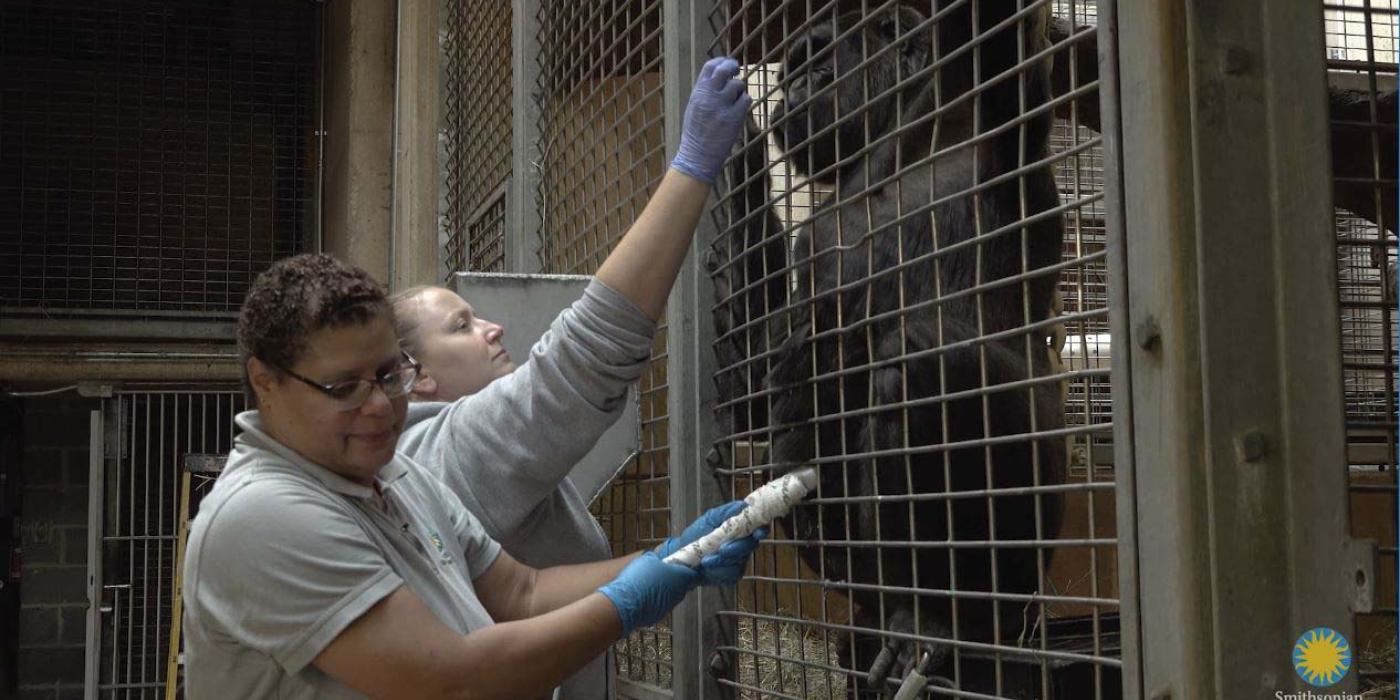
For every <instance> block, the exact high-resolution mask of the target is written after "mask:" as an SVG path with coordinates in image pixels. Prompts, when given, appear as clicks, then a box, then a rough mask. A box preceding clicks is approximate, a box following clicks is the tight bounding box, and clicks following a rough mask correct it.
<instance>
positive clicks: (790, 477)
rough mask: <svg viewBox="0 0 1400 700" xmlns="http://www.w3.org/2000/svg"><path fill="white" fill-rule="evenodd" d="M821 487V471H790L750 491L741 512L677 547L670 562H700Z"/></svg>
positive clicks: (696, 563) (690, 565) (692, 566)
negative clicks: (819, 477) (686, 543)
mask: <svg viewBox="0 0 1400 700" xmlns="http://www.w3.org/2000/svg"><path fill="white" fill-rule="evenodd" d="M816 487H817V470H815V469H813V468H811V467H807V468H805V469H798V470H797V471H794V472H788V473H787V474H784V475H783V476H782V477H779V478H777V479H774V480H773V481H770V482H768V483H766V484H764V485H763V486H761V487H759V489H758V490H757V491H754V492H753V493H751V494H749V495H748V497H747V498H745V499H744V502H745V503H747V504H749V505H748V507H747V508H745V509H744V510H743V511H741V512H740V513H739V514H738V515H736V516H734V517H732V518H730V519H728V520H726V521H724V523H723V524H721V525H720V526H719V527H717V528H715V529H713V530H711V531H710V532H709V534H707V535H705V536H704V537H701V538H700V539H698V540H695V541H694V542H691V543H690V544H688V545H686V546H684V547H681V548H680V549H678V550H676V552H675V553H674V554H672V555H671V556H669V557H666V563H668V564H685V565H686V566H688V567H690V568H692V569H693V568H695V567H697V566H699V565H700V560H701V559H704V558H705V557H706V556H708V555H711V554H714V553H715V552H717V551H719V548H720V547H722V546H724V543H725V542H730V541H732V540H737V539H739V538H740V537H747V536H748V535H749V533H751V532H753V531H754V530H757V529H758V528H760V527H763V526H764V525H767V524H768V523H771V522H773V519H774V518H777V517H780V516H782V515H785V514H786V513H787V512H788V510H790V509H791V508H792V505H793V504H794V503H797V502H798V501H800V500H802V499H803V498H805V497H806V496H807V492H808V491H811V490H812V489H814V488H816Z"/></svg>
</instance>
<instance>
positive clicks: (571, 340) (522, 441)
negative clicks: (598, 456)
mask: <svg viewBox="0 0 1400 700" xmlns="http://www.w3.org/2000/svg"><path fill="white" fill-rule="evenodd" d="M655 333H656V323H655V322H654V321H652V320H651V319H649V318H647V316H646V314H644V313H642V311H641V310H640V309H638V308H637V307H636V306H635V305H634V304H632V302H631V301H629V300H628V299H627V298H626V297H624V296H622V295H621V294H618V293H617V292H615V291H613V290H612V289H610V288H608V287H607V286H606V285H604V284H603V283H601V282H599V281H597V280H593V281H592V282H590V283H589V285H588V288H587V289H585V290H584V293H583V297H582V298H580V299H579V300H578V301H576V302H574V304H573V305H572V306H570V307H569V308H567V309H565V310H564V311H562V312H560V314H559V317H558V318H556V319H554V323H552V324H551V325H550V329H549V330H548V331H546V332H545V334H544V336H543V337H541V338H540V340H539V342H538V343H536V344H535V346H534V347H533V348H532V349H531V350H530V358H529V359H528V360H527V361H526V362H525V363H524V364H522V365H521V366H520V368H519V369H517V370H516V371H515V372H514V373H512V374H510V375H507V376H505V377H502V378H500V379H497V380H496V381H494V382H492V383H491V384H490V385H488V386H487V387H486V388H485V389H482V390H481V391H479V392H477V393H475V394H472V395H470V396H465V397H463V398H461V399H458V400H456V401H453V402H451V403H414V404H410V405H409V407H408V419H407V422H406V425H405V426H404V431H403V436H402V437H400V438H399V451H400V452H402V453H404V454H406V455H408V456H409V457H411V458H413V459H414V460H416V461H417V462H418V463H420V464H422V465H423V466H424V467H426V468H427V469H428V471H430V472H432V473H433V474H435V475H437V477H438V478H439V479H441V480H442V481H443V482H444V483H445V484H447V486H448V488H450V489H451V490H452V491H453V493H455V494H456V495H457V497H458V498H460V499H461V500H462V502H463V503H464V504H466V506H467V508H468V509H469V510H470V511H471V512H472V513H473V514H474V515H476V517H477V518H478V519H480V521H481V524H482V525H483V526H484V527H485V529H486V532H487V534H489V535H491V537H492V538H493V539H495V540H496V541H498V542H500V543H501V545H502V546H503V547H504V548H505V550H506V551H507V552H510V554H511V556H513V557H515V558H516V559H518V560H520V561H521V562H524V563H525V564H528V565H530V566H533V567H548V566H555V565H558V564H577V563H582V562H588V561H598V560H601V559H607V558H609V557H610V556H611V555H612V553H611V548H610V546H609V544H608V539H607V537H606V536H605V535H604V534H603V531H602V528H600V527H599V526H598V523H597V521H596V520H594V519H593V516H592V514H590V513H589V512H588V503H587V501H585V500H584V497H583V496H582V495H581V494H580V493H579V492H578V489H576V488H575V487H574V485H573V483H572V482H571V481H570V480H569V478H568V474H569V470H570V469H572V468H573V465H574V463H575V462H577V461H578V460H579V459H581V458H583V456H584V455H585V454H587V453H588V451H589V450H590V449H592V447H593V444H594V443H595V442H597V440H598V438H599V436H601V435H602V434H603V432H604V431H606V430H607V429H608V427H609V426H611V425H612V423H613V422H614V421H615V420H617V417H618V416H619V415H620V414H621V413H622V408H623V402H624V401H625V400H626V398H627V387H628V386H629V385H630V384H631V383H633V382H635V381H637V379H638V378H640V377H641V374H642V372H643V371H644V370H645V369H646V363H647V359H648V357H649V356H650V352H651V343H652V338H653V336H654V335H655ZM608 672H609V668H608V662H607V657H606V656H604V657H599V658H598V659H595V660H594V661H592V662H590V663H589V665H588V666H586V667H584V669H583V670H581V671H579V672H578V673H577V674H575V675H574V676H572V677H571V678H569V679H568V680H567V681H565V683H564V685H563V692H562V694H561V697H562V698H565V699H567V700H582V699H585V698H587V699H593V698H604V697H609V696H610V693H609V692H608V688H607V679H608Z"/></svg>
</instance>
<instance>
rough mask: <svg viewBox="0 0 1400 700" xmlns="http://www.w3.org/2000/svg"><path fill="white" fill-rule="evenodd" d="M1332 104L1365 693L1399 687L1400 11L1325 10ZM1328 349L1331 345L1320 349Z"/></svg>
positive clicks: (1365, 0) (1352, 5)
mask: <svg viewBox="0 0 1400 700" xmlns="http://www.w3.org/2000/svg"><path fill="white" fill-rule="evenodd" d="M1322 7H1323V25H1324V29H1325V36H1326V46H1327V65H1328V76H1329V83H1330V91H1331V96H1332V99H1331V103H1332V151H1333V154H1332V155H1333V159H1332V163H1333V178H1334V186H1333V193H1334V200H1335V203H1336V206H1337V212H1336V214H1337V215H1336V237H1337V282H1338V293H1339V294H1340V299H1339V301H1340V311H1341V332H1342V337H1341V351H1342V372H1343V385H1344V391H1345V403H1346V412H1347V415H1346V427H1347V443H1348V444H1347V458H1348V459H1347V461H1348V473H1349V474H1350V477H1351V531H1352V535H1353V536H1355V537H1359V538H1368V539H1373V540H1375V541H1376V543H1377V545H1378V548H1379V554H1380V560H1379V564H1380V565H1379V566H1378V567H1377V569H1376V572H1377V575H1378V578H1377V580H1376V582H1375V583H1376V596H1375V599H1376V601H1377V603H1376V609H1375V611H1374V612H1373V613H1371V614H1366V615H1358V616H1357V621H1356V636H1357V638H1356V639H1355V640H1352V641H1353V650H1354V654H1355V658H1356V662H1357V663H1356V667H1357V672H1358V675H1359V676H1360V678H1361V686H1360V687H1361V690H1363V691H1367V690H1370V691H1374V692H1378V693H1387V692H1388V693H1389V694H1391V695H1393V694H1394V693H1395V688H1396V672H1395V644H1396V628H1395V618H1396V597H1397V590H1396V581H1395V572H1396V567H1397V560H1396V525H1395V523H1396V508H1397V491H1396V480H1395V468H1396V404H1395V396H1396V384H1395V373H1396V331H1397V326H1396V297H1395V294H1396V287H1395V285H1396V278H1395V268H1396V237H1395V232H1396V179H1395V178H1396V148H1397V136H1396V109H1397V107H1396V93H1395V89H1396V48H1397V47H1396V19H1397V11H1396V2H1395V0H1345V1H1337V0H1326V1H1324V2H1323V3H1322ZM1320 342H1321V341H1320Z"/></svg>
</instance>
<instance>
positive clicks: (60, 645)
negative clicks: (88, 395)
mask: <svg viewBox="0 0 1400 700" xmlns="http://www.w3.org/2000/svg"><path fill="white" fill-rule="evenodd" d="M97 407H98V402H97V401H95V400H92V399H83V398H81V397H78V396H76V395H74V394H71V393H70V394H61V395H58V396H54V397H43V398H30V399H26V400H25V403H24V418H23V420H24V426H25V433H24V449H23V452H22V456H21V462H22V465H21V469H20V478H21V484H20V494H21V495H20V518H19V527H18V534H19V542H18V544H19V546H20V548H21V552H20V557H21V569H20V580H19V591H20V611H19V634H18V642H19V668H18V690H19V692H18V694H17V695H16V697H17V698H19V699H20V700H41V699H43V700H53V699H55V698H60V699H66V698H81V697H82V693H83V661H84V654H83V644H84V641H85V634H86V625H87V618H86V615H87V507H88V488H87V487H88V412H89V411H91V410H92V409H94V408H97ZM0 693H3V690H0Z"/></svg>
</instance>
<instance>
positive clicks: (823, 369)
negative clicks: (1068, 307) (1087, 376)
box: [712, 0, 1066, 697]
mask: <svg viewBox="0 0 1400 700" xmlns="http://www.w3.org/2000/svg"><path fill="white" fill-rule="evenodd" d="M926 4H927V3H926ZM927 9H928V10H930V11H932V12H933V13H936V15H937V21H936V23H934V22H930V17H932V16H933V14H931V13H930V12H926V11H921V10H920V9H915V8H913V7H910V6H901V7H896V8H893V9H886V10H882V11H879V12H874V13H869V14H865V13H862V12H847V13H840V14H837V15H836V16H834V17H829V18H828V19H827V20H826V21H817V20H813V23H812V24H810V25H809V29H808V30H807V31H806V32H805V33H803V34H801V35H798V36H796V37H794V38H793V40H792V41H791V42H790V44H789V48H788V50H787V53H786V56H785V57H784V62H783V67H782V71H781V75H780V78H779V81H780V83H781V85H782V88H783V93H784V98H783V101H782V103H781V104H780V105H779V106H778V108H777V109H776V110H775V112H774V115H773V119H772V125H771V126H772V128H773V133H774V135H775V137H776V140H777V142H778V145H779V147H780V148H781V149H782V151H783V152H784V154H785V157H786V158H787V159H788V160H789V162H790V163H791V164H792V166H793V167H794V169H795V170H797V171H798V172H799V173H801V174H803V175H806V176H810V177H812V178H813V179H815V180H818V181H821V182H824V183H827V184H829V185H830V186H831V187H832V188H833V194H832V196H831V197H830V198H829V199H828V200H827V202H826V203H824V204H823V205H822V206H821V207H820V208H819V209H818V210H817V211H816V212H814V213H813V215H812V216H811V218H810V219H808V220H807V221H806V222H805V223H804V224H802V225H801V227H800V228H799V230H798V231H797V236H796V241H795V243H794V245H793V246H792V247H791V252H789V248H788V246H787V244H786V239H785V237H784V235H783V234H782V232H781V224H780V223H779V222H777V221H775V220H773V219H772V218H771V217H772V214H771V206H766V205H768V204H769V202H768V200H769V199H771V198H770V197H769V196H768V193H767V188H768V182H767V178H766V177H762V176H761V173H762V169H763V164H764V163H765V162H766V154H764V153H763V152H762V149H763V145H764V144H763V139H761V138H756V137H755V133H754V132H755V129H754V128H753V127H751V128H750V134H749V136H750V137H751V138H750V142H749V144H750V149H749V150H748V151H746V152H745V154H744V155H743V156H741V157H740V158H736V159H735V160H734V161H732V162H731V166H730V171H729V179H730V184H731V186H733V187H735V188H736V194H733V195H731V199H730V201H729V212H730V218H731V223H732V224H736V226H735V227H733V228H731V229H729V233H728V234H727V236H726V237H725V238H722V239H721V240H720V241H718V242H717V244H716V248H715V257H714V259H713V260H712V272H713V273H714V276H715V280H716V292H717V295H718V297H719V300H720V301H719V303H718V304H717V306H716V309H715V312H716V315H715V319H716V330H717V335H718V340H717V342H716V352H717V355H718V357H719V359H720V366H721V368H723V369H722V371H721V373H720V376H719V378H718V381H719V384H720V386H719V392H720V397H721V406H725V407H727V410H721V411H720V413H721V420H722V422H723V423H724V424H725V427H726V428H727V429H728V430H730V431H731V435H735V434H745V435H748V436H750V437H753V438H755V439H757V438H758V436H760V435H771V448H770V455H769V457H770V462H771V463H772V465H773V467H774V469H775V471H777V472H778V473H782V472H785V471H788V470H791V469H794V468H798V467H801V466H805V465H809V464H816V465H817V466H818V471H819V473H820V475H821V483H820V486H819V489H818V493H817V497H816V498H817V503H815V504H803V505H799V506H798V507H796V508H795V509H794V511H793V513H792V514H791V515H790V516H788V519H787V521H786V523H785V525H786V527H787V530H788V532H791V533H793V535H794V537H795V538H796V539H798V540H800V541H802V542H806V543H809V544H805V545H803V546H802V547H801V551H802V555H803V557H804V558H805V559H806V560H807V562H808V564H809V565H810V566H811V567H812V568H813V570H815V571H817V572H819V573H820V574H821V575H822V576H823V577H824V578H825V579H829V580H836V581H842V582H845V584H841V585H838V586H837V587H838V588H839V589H841V590H843V591H845V592H846V594H847V596H848V597H849V598H850V600H851V602H852V603H853V604H854V605H853V607H854V609H855V615H856V619H855V620H854V622H855V624H856V625H857V626H859V627H862V628H869V629H873V630H882V631H884V632H885V633H886V634H882V635H879V636H876V635H858V636H857V637H856V641H855V643H854V644H848V645H844V646H843V648H842V649H841V663H842V665H843V666H844V667H845V668H848V669H850V670H852V671H853V673H852V675H851V683H850V685H849V690H850V693H851V695H852V696H858V697H878V696H881V695H884V694H888V693H892V692H893V690H894V689H895V688H897V683H898V681H899V679H900V678H902V677H904V676H905V675H907V674H908V672H909V671H911V670H914V669H918V670H919V671H920V672H921V673H924V674H925V675H927V676H935V677H942V680H939V681H937V682H940V683H943V684H945V685H952V684H956V686H957V687H958V688H960V689H962V690H966V691H977V692H988V693H991V692H996V693H1000V694H1005V695H1009V696H1010V697H1031V696H1032V694H1033V690H1032V689H1031V685H1032V683H1031V682H1030V681H1029V680H1026V681H1024V682H1022V681H1018V680H1016V679H1015V678H1014V675H1015V674H1010V673H1009V672H1006V673H1007V674H1008V675H1007V677H1006V678H1004V680H1003V683H1002V685H1000V686H998V684H997V681H996V675H997V674H996V669H995V664H994V663H993V662H989V661H985V660H979V659H974V658H971V657H968V656H964V655H962V654H955V653H954V652H955V651H958V650H960V649H961V650H963V651H966V650H967V649H966V648H964V647H963V646H962V643H964V642H975V643H980V644H990V643H996V644H998V645H1001V646H1003V647H1014V646H1016V645H1017V644H1018V637H1020V636H1021V635H1023V634H1028V633H1029V632H1028V629H1027V628H1028V627H1029V626H1030V625H1029V624H1028V621H1034V620H1036V619H1037V618H1038V616H1039V614H1040V611H1039V609H1038V607H1037V606H1036V605H1034V604H1033V603H1031V602H1028V594H1033V593H1035V592H1037V591H1038V590H1039V589H1040V586H1041V583H1040V575H1039V574H1040V572H1041V571H1044V570H1047V569H1048V567H1049V565H1050V560H1051V556H1052V554H1053V549H1051V548H1040V547H1034V546H1029V545H1028V544H1027V541H1029V540H1037V539H1039V540H1049V539H1054V538H1055V536H1056V535H1057V533H1058V531H1059V527H1060V521H1061V518H1062V511H1063V502H1062V499H1061V497H1060V496H1059V495H1058V494H1057V493H1056V492H1054V491H1053V490H1037V489H1034V488H1031V487H1037V486H1048V485H1055V484H1059V483H1061V482H1063V480H1064V470H1065V461H1066V445H1065V440H1064V438H1063V436H1062V435H1055V434H1054V431H1056V430H1057V429H1060V428H1063V426H1064V416H1063V406H1062V403H1061V398H1060V390H1059V383H1058V381H1056V379H1055V378H1054V377H1053V376H1052V375H1053V371H1052V369H1051V365H1050V358H1049V354H1048V352H1047V343H1048V336H1049V335H1050V330H1051V328H1050V327H1051V325H1052V319H1050V311H1051V308H1052V306H1053V303H1054V294H1055V287H1056V283H1057V281H1058V270H1057V268H1056V267H1055V265H1056V264H1057V263H1058V262H1059V261H1060V258H1061V255H1062V241H1063V237H1064V231H1063V222H1062V215H1061V213H1060V212H1059V211H1058V210H1057V209H1056V207H1057V206H1058V205H1059V200H1058V195H1057V192H1056V187H1055V183H1054V180H1053V175H1052V172H1051V170H1050V168H1049V166H1047V165H1045V164H1044V160H1045V159H1046V157H1047V155H1048V141H1049V135H1050V127H1051V122H1052V119H1053V115H1052V114H1051V112H1050V111H1049V109H1039V107H1041V106H1042V105H1045V103H1046V101H1047V100H1048V99H1049V94H1050V92H1049V89H1050V86H1049V65H1048V61H1045V62H1029V63H1025V64H1021V65H1019V66H1018V60H1017V56H1018V55H1025V56H1030V55H1035V54H1036V53H1037V52H1038V51H1040V50H1042V49H1043V48H1045V47H1046V46H1047V45H1048V44H1047V43H1046V22H1047V21H1048V12H1045V11H1034V12H1027V13H1025V14H1024V16H1021V17H1013V14H1015V13H1016V9H1015V3H1006V2H996V1H994V0H972V1H971V2H944V0H938V2H937V3H936V8H927ZM974 37H975V38H976V40H975V42H974ZM974 43H975V44H976V47H975V48H974V46H973V44H974ZM755 152H756V154H755ZM760 159H762V160H760ZM756 173H757V174H758V175H757V176H756ZM741 222H742V225H738V224H739V223H741ZM790 278H793V279H795V286H793V288H792V289H791V291H789V289H790V284H789V279H790ZM755 392H756V393H757V394H758V395H757V396H756V397H752V398H749V399H747V400H739V397H745V396H752V394H754V393H755ZM769 407H771V410H770V409H769ZM1043 431H1050V432H1051V433H1052V434H1051V435H1049V436H1044V435H1042V436H1039V437H1036V438H1031V437H1029V436H1028V435H1027V434H1028V433H1031V432H1037V433H1040V432H1043ZM911 495H913V497H912V498H911V497H910V496H911ZM876 542H878V543H879V544H878V546H871V545H872V544H873V543H876ZM930 544H932V545H935V546H929V545H930ZM872 586H879V587H881V588H882V589H883V590H884V591H885V592H883V593H881V592H879V591H877V590H875V589H874V588H872ZM950 591H951V592H952V593H951V594H950V593H949V592H950ZM1008 596H1009V597H1008ZM914 637H918V638H920V639H919V641H917V642H915V641H913V638H914ZM929 638H932V639H929ZM955 657H957V658H956V661H957V663H956V664H955ZM984 658H985V657H984ZM1007 658H1009V657H1007ZM1023 675H1024V674H1023ZM1018 683H1019V685H1018Z"/></svg>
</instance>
